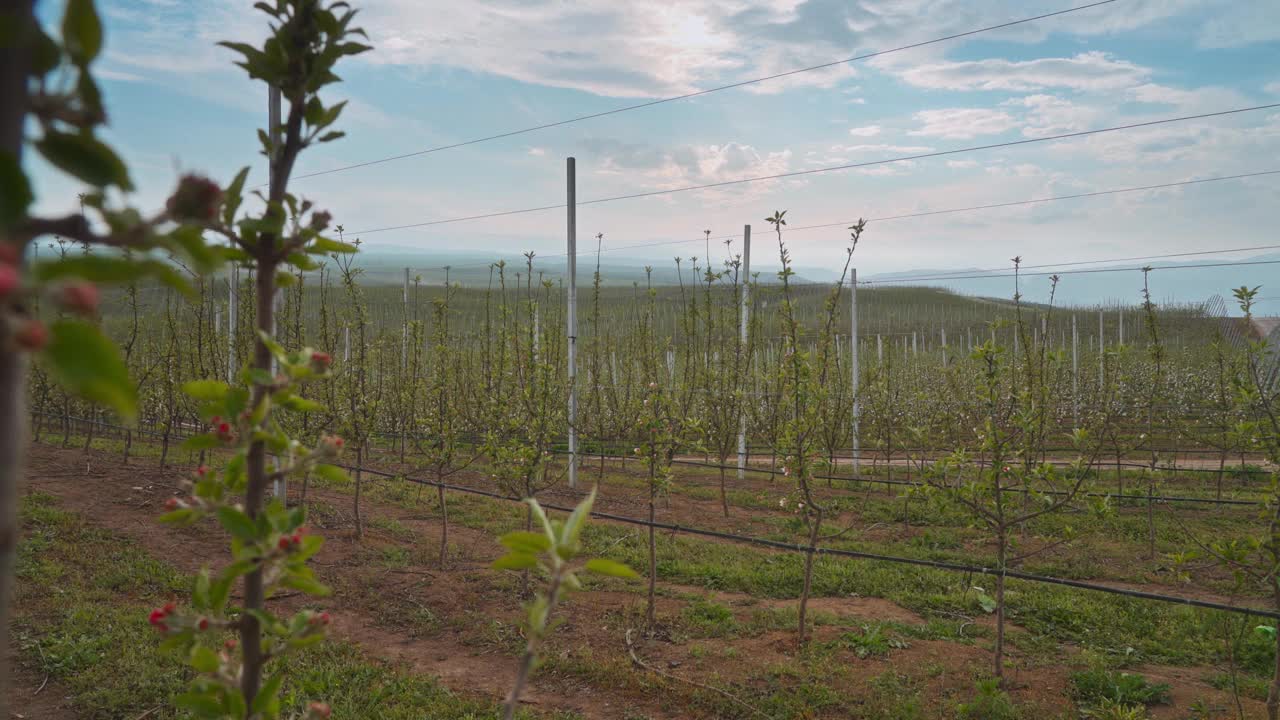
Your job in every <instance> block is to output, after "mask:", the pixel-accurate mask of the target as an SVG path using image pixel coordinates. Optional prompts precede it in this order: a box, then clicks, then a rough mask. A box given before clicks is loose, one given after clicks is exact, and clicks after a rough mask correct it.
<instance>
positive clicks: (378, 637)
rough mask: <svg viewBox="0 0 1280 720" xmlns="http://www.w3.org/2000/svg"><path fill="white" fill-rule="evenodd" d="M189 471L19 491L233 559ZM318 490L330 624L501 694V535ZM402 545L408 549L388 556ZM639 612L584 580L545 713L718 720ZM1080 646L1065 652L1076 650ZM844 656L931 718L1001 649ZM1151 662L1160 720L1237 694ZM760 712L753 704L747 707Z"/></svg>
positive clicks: (687, 662)
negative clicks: (359, 533) (185, 480)
mask: <svg viewBox="0 0 1280 720" xmlns="http://www.w3.org/2000/svg"><path fill="white" fill-rule="evenodd" d="M188 472H190V468H182V467H174V466H171V467H170V468H168V469H165V470H161V469H159V468H158V467H157V466H156V465H155V464H154V462H153V461H150V460H134V461H133V462H132V463H131V464H129V465H127V466H124V465H121V464H120V462H119V458H118V456H116V455H110V454H107V453H102V452H98V451H90V452H89V453H88V454H85V453H83V452H82V451H81V450H79V449H71V450H64V449H56V448H51V447H47V446H39V445H37V446H33V447H32V448H31V452H30V456H29V469H28V473H27V478H26V480H25V481H24V484H23V490H24V491H37V490H38V491H41V492H45V493H49V494H52V495H54V496H56V497H57V498H58V499H59V501H60V503H61V505H62V506H63V507H64V508H65V509H67V510H71V511H75V512H78V513H80V514H82V515H83V516H84V517H85V518H86V519H87V521H88V522H91V523H93V524H94V525H97V526H101V527H103V528H105V529H108V530H111V531H112V532H115V533H118V534H121V535H124V536H127V537H129V538H131V539H133V540H135V541H137V542H138V543H139V544H140V545H141V546H142V547H145V548H148V549H149V550H150V551H151V552H152V553H153V554H155V555H156V556H157V557H159V558H160V559H163V560H165V561H167V562H169V563H172V564H173V565H175V566H177V567H179V568H181V569H183V570H186V571H195V570H197V569H198V568H199V567H200V566H201V565H204V564H208V563H214V564H216V563H217V562H219V561H220V560H221V559H222V558H223V557H225V554H224V553H225V548H224V545H225V539H224V537H223V536H222V534H221V532H220V531H219V530H218V529H217V528H215V527H214V526H213V525H211V524H202V525H198V526H196V527H192V528H185V529H174V528H171V527H166V526H162V525H160V524H159V523H157V522H156V517H157V516H158V515H159V514H160V512H161V508H162V506H163V504H164V502H165V500H166V499H167V498H168V497H170V496H172V495H173V494H175V492H176V491H177V490H178V487H179V484H180V481H181V478H182V477H183V476H184V474H185V473H188ZM427 495H428V496H429V495H430V493H427ZM615 497H616V496H615ZM309 500H310V501H311V502H312V503H314V504H315V505H316V507H317V508H320V507H325V508H328V509H327V511H326V512H316V513H315V514H314V515H313V522H315V524H317V525H318V526H319V529H320V530H321V531H322V532H323V534H324V535H325V537H326V541H327V542H326V544H325V547H324V549H323V550H322V552H321V553H320V554H319V555H318V556H317V557H316V560H315V565H316V569H317V573H318V574H319V575H320V578H321V580H322V581H323V582H325V583H327V584H329V585H330V586H331V587H332V588H333V589H334V595H333V598H331V599H330V600H329V601H328V602H327V604H328V605H329V607H328V608H327V609H328V610H329V611H330V612H331V613H332V614H333V615H334V625H333V634H334V635H335V636H336V637H337V638H340V639H344V640H348V641H350V642H353V643H355V644H356V645H358V646H359V647H361V648H362V649H363V650H364V651H365V652H366V653H367V654H368V655H369V656H372V657H376V658H380V659H382V660H385V661H387V662H392V663H396V664H397V665H400V666H402V667H404V668H405V669H407V670H408V671H410V672H415V673H424V674H429V675H432V676H436V677H439V678H440V680H441V682H442V684H444V685H445V686H447V687H448V688H450V689H451V690H454V691H456V692H460V693H465V694H475V695H479V696H486V697H489V698H494V699H499V698H501V697H503V696H504V695H505V693H506V692H507V690H508V688H509V687H510V682H511V679H512V678H513V677H514V675H515V672H516V663H517V653H518V650H519V649H520V648H521V647H522V645H523V639H522V636H521V631H520V629H519V623H520V618H521V617H522V616H523V613H522V610H521V607H520V604H521V599H520V596H519V593H518V588H519V578H518V576H515V575H513V574H510V573H501V572H498V571H494V570H491V569H489V567H488V566H489V563H490V562H491V561H492V560H493V559H494V558H496V557H497V556H498V554H499V551H500V550H501V548H500V547H499V546H498V544H497V543H496V542H495V539H494V537H493V536H492V535H489V534H487V533H483V532H479V531H475V530H471V529H468V528H465V527H459V526H458V525H456V524H452V525H451V526H450V541H451V542H450V545H451V546H456V548H458V550H457V551H456V552H455V554H454V555H453V557H452V558H451V562H450V565H449V566H448V568H447V569H443V570H442V569H441V568H439V567H438V563H437V560H436V558H437V555H438V550H439V548H438V545H437V542H438V540H437V538H438V535H439V524H438V517H437V514H436V512H435V511H434V508H433V506H432V505H430V504H424V505H422V506H421V507H417V508H413V509H409V508H405V507H401V506H398V505H393V504H389V503H380V502H377V501H371V500H367V501H366V504H365V510H364V515H365V518H366V533H365V536H364V538H362V539H358V538H356V537H355V533H354V530H353V526H352V523H351V522H350V517H349V516H348V515H346V514H345V512H346V509H348V508H349V507H350V504H351V498H350V496H349V495H345V494H342V493H338V492H334V491H328V490H323V489H319V490H317V489H315V488H312V489H311V492H310V497H309ZM616 501H617V502H619V503H628V502H634V498H632V497H626V496H625V494H624V495H623V496H622V497H616ZM682 507H685V509H683V510H681V511H678V512H677V513H674V518H673V519H678V520H681V521H683V520H685V519H686V518H688V519H694V518H696V519H697V520H698V521H700V522H702V523H703V524H705V523H706V521H713V519H714V518H716V517H718V515H717V512H716V511H717V510H718V501H714V502H713V501H707V502H705V503H700V504H696V505H694V504H690V505H687V506H684V505H682ZM742 512H744V513H745V512H746V511H742ZM375 519H377V520H380V521H381V522H373V521H374V520H375ZM722 520H723V519H721V521H722ZM392 521H394V522H392ZM714 522H719V521H714ZM714 522H713V526H714ZM383 528H393V529H383ZM392 556H394V557H395V558H396V561H395V562H387V561H386V559H387V558H388V557H392ZM660 586H661V588H662V591H663V592H662V595H661V596H660V597H659V598H658V600H659V606H658V613H659V617H660V619H663V620H665V621H667V622H670V621H672V619H673V618H678V617H679V615H680V613H681V611H682V610H683V609H684V608H685V607H686V606H687V604H688V602H687V600H686V599H684V597H686V596H688V595H694V596H703V597H708V598H710V599H713V600H715V601H716V602H719V603H722V604H724V605H727V606H728V607H729V608H730V609H731V610H732V611H733V613H734V616H735V618H736V619H739V620H741V621H744V622H745V621H747V620H748V619H749V618H750V615H751V613H752V612H753V611H755V610H758V609H760V608H769V607H788V606H790V605H793V604H794V603H792V602H789V601H771V600H763V599H759V598H752V597H750V596H746V595H740V594H733V593H714V592H709V591H707V590H705V589H703V588H694V587H686V586H679V585H674V584H667V583H660ZM277 602H278V603H279V605H280V607H281V609H287V608H289V607H290V606H291V605H296V604H297V603H299V602H301V599H300V598H296V597H286V598H283V599H281V600H278V601H277ZM812 607H813V608H814V609H815V610H819V611H822V612H827V613H832V614H835V615H839V616H844V617H852V618H865V619H866V620H868V621H870V620H893V621H896V622H901V623H904V624H909V625H919V624H921V623H922V622H923V620H922V618H920V617H919V616H917V615H916V614H915V613H913V612H911V611H910V610H907V609H905V608H902V607H900V606H898V605H896V604H894V603H891V602H888V601H886V600H882V599H878V598H862V597H851V598H816V599H815V600H814V601H813V603H812ZM140 617H141V615H140ZM642 617H643V596H642V595H641V594H638V593H637V592H634V591H616V590H587V591H583V592H581V593H579V594H577V595H574V596H572V598H571V599H570V600H569V602H568V604H567V605H566V607H565V622H564V623H563V624H562V625H561V626H560V627H559V628H558V630H557V631H556V634H555V637H554V640H553V642H552V643H551V646H550V649H549V653H548V661H547V663H546V664H545V666H544V667H543V668H542V670H540V672H539V673H538V675H537V676H536V678H535V680H534V682H533V683H532V687H531V688H530V689H529V691H528V693H527V694H526V702H527V703H528V704H529V705H530V706H531V707H534V708H537V709H541V710H547V711H550V710H571V711H574V712H577V713H579V714H581V715H582V716H583V717H585V718H600V719H604V718H609V719H611V720H612V719H617V718H624V717H648V718H652V719H655V720H656V719H659V718H683V717H708V715H707V714H706V713H705V712H704V711H695V710H692V709H691V708H689V707H687V706H686V705H685V704H684V703H685V702H687V699H688V698H689V697H690V694H689V692H690V691H689V686H687V685H686V684H685V683H683V682H681V681H678V680H673V679H671V678H670V677H667V678H663V677H658V676H657V675H655V674H654V673H653V672H649V671H646V670H644V669H640V668H636V667H634V666H633V665H632V663H631V660H630V658H629V655H628V649H627V646H626V641H625V637H626V633H627V630H628V629H629V628H636V627H638V626H639V624H640V623H641V622H642ZM979 622H989V620H988V619H985V618H984V619H982V620H980V621H979ZM842 631H843V630H842V629H841V628H837V627H832V626H818V627H816V628H815V639H816V640H819V641H822V640H830V639H833V638H835V637H836V636H838V635H839V634H840V632H842ZM635 650H636V653H637V655H638V657H639V658H640V659H641V660H643V661H644V663H645V664H646V665H648V666H649V667H651V668H656V669H657V670H659V671H661V672H662V673H665V674H667V675H669V676H676V677H680V678H685V679H689V680H693V681H695V682H698V683H702V684H710V685H715V686H716V687H729V686H730V685H731V684H733V683H740V684H743V685H745V686H747V687H760V686H761V684H762V682H764V681H762V679H761V678H762V677H764V676H767V675H768V674H769V673H768V672H766V671H770V670H771V669H775V668H783V667H788V668H793V669H794V667H796V664H797V663H799V664H801V665H803V662H804V661H803V659H798V655H797V649H796V644H795V634H794V632H793V631H787V630H772V631H767V632H763V633H760V634H756V635H752V636H733V637H723V638H715V637H712V638H694V639H690V638H682V637H677V636H663V635H662V634H661V633H659V635H658V636H657V637H655V638H645V639H641V640H640V641H639V643H638V645H637V646H636V648H635ZM1072 652H1073V651H1072V650H1071V649H1070V648H1064V649H1063V655H1064V656H1069V655H1070V654H1071V653H1072ZM1014 655H1015V657H1016V656H1017V651H1016V650H1015V651H1014ZM836 659H837V660H838V663H839V665H840V666H841V672H840V673H838V674H830V673H829V674H824V676H823V681H824V682H828V683H830V684H831V685H832V686H833V687H834V689H835V690H836V691H837V692H838V693H840V694H847V695H848V696H852V697H863V696H866V695H867V694H868V693H869V692H871V691H870V689H869V688H870V684H871V682H872V679H873V678H876V677H877V676H880V675H882V674H884V673H886V672H888V671H894V672H897V673H901V674H904V675H907V676H911V677H912V678H914V680H915V681H916V682H918V683H920V684H922V685H923V687H924V688H925V689H924V691H923V693H922V697H923V698H924V699H925V702H926V704H927V706H928V707H927V709H926V710H925V714H924V717H944V716H947V715H949V714H950V713H949V710H950V709H951V708H954V706H955V703H956V702H958V701H962V700H966V699H968V698H970V697H972V694H973V683H974V678H975V676H977V675H978V674H980V673H981V672H982V670H983V669H984V668H986V666H987V665H988V664H989V662H990V651H989V649H988V647H987V643H986V642H984V641H978V642H976V643H973V644H963V643H955V642H947V641H924V640H912V641H911V643H910V645H909V646H908V647H905V648H901V649H895V650H893V651H892V652H891V653H889V654H888V655H887V656H884V657H872V658H867V659H860V658H858V657H857V656H856V655H854V654H853V653H852V652H849V653H844V654H842V655H840V656H838V657H837V658H836ZM828 662H829V660H828ZM1150 670H1151V671H1152V674H1153V675H1157V676H1158V677H1159V679H1160V680H1162V681H1165V682H1169V683H1170V684H1171V685H1172V686H1173V695H1174V697H1175V699H1176V700H1177V702H1176V704H1175V705H1170V706H1157V707H1155V708H1153V711H1152V716H1153V717H1155V718H1175V717H1185V716H1186V712H1187V707H1188V704H1189V703H1190V702H1192V701H1193V700H1195V699H1199V698H1205V699H1207V700H1208V701H1209V704H1210V705H1211V706H1215V707H1226V706H1227V705H1228V703H1229V698H1228V696H1227V695H1226V694H1225V693H1222V692H1219V691H1217V690H1214V689H1213V688H1211V687H1210V686H1209V685H1208V684H1207V683H1206V682H1205V678H1207V677H1208V676H1210V675H1211V674H1213V673H1215V672H1216V670H1215V669H1212V668H1150ZM1068 676H1069V669H1068V668H1067V667H1066V666H1064V665H1054V666H1049V667H1045V666H1040V665H1037V664H1034V663H1027V664H1026V667H1024V668H1023V669H1021V670H1019V671H1018V672H1017V674H1016V675H1014V677H1013V678H1012V682H1011V688H1012V695H1013V696H1014V698H1015V700H1016V701H1017V702H1018V703H1019V704H1020V705H1023V706H1026V707H1028V708H1035V709H1036V710H1037V714H1039V715H1042V716H1044V717H1057V716H1060V715H1064V714H1065V713H1068V712H1070V708H1071V703H1070V700H1069V699H1068V698H1067V687H1068V682H1069V681H1068ZM780 677H782V679H781V680H777V681H778V682H783V683H786V682H788V680H787V678H786V676H785V673H784V674H782V675H781V676H780ZM15 680H16V682H15V683H14V688H13V690H12V696H13V698H14V700H15V705H14V707H15V709H17V710H18V711H19V712H22V713H23V715H24V716H25V717H40V718H46V717H47V718H55V720H61V718H70V717H74V715H72V714H69V713H68V712H67V710H66V709H65V708H64V707H63V703H62V695H61V694H60V693H59V692H58V688H57V687H56V684H54V683H52V682H50V683H49V684H48V685H46V687H45V688H44V689H43V690H42V691H41V692H40V693H39V694H38V695H37V694H35V692H34V691H35V689H36V687H38V686H39V685H40V684H41V680H42V678H39V677H32V676H31V675H30V674H20V675H19V676H18V677H17V678H15ZM792 680H794V678H793V679H792ZM1246 707H1247V708H1248V710H1249V712H1250V713H1251V714H1250V715H1249V716H1250V717H1253V716H1255V715H1254V714H1252V713H1255V712H1256V713H1258V714H1259V715H1260V714H1261V713H1260V708H1261V706H1260V704H1258V703H1256V702H1252V701H1249V704H1248V705H1246ZM748 715H750V713H747V712H746V711H745V710H744V711H743V715H742V717H746V716H748ZM814 717H825V716H824V715H820V714H818V715H814Z"/></svg>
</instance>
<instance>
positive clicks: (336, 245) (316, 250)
mask: <svg viewBox="0 0 1280 720" xmlns="http://www.w3.org/2000/svg"><path fill="white" fill-rule="evenodd" d="M359 249H360V248H358V247H356V246H355V245H352V244H350V243H344V242H338V241H337V240H331V239H329V238H327V237H317V238H316V239H315V240H314V241H312V243H311V245H309V246H308V247H307V252H309V253H312V254H316V255H319V254H324V255H328V254H329V253H341V254H344V255H349V254H351V253H353V252H357V251H358V250H359Z"/></svg>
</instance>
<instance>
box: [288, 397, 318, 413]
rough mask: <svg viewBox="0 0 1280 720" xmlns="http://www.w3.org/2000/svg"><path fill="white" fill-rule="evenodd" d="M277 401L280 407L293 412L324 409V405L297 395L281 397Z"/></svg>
mask: <svg viewBox="0 0 1280 720" xmlns="http://www.w3.org/2000/svg"><path fill="white" fill-rule="evenodd" d="M278 402H279V404H280V407H282V408H284V409H286V410H292V411H293V412H317V411H320V410H323V409H324V405H321V404H320V403H318V402H316V401H314V400H308V399H306V398H303V397H298V396H297V395H290V396H289V397H286V398H282V399H281V400H279V401H278Z"/></svg>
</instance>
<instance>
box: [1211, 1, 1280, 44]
mask: <svg viewBox="0 0 1280 720" xmlns="http://www.w3.org/2000/svg"><path fill="white" fill-rule="evenodd" d="M1275 40H1280V3H1276V2H1275V1H1274V0H1263V1H1262V2H1234V3H1231V4H1229V5H1227V6H1226V7H1224V8H1222V9H1221V10H1220V11H1219V12H1216V13H1214V14H1213V16H1212V17H1211V18H1210V19H1209V22H1207V23H1205V25H1204V27H1203V28H1202V29H1201V31H1200V37H1199V38H1198V44H1199V45H1200V47H1202V48H1229V47H1240V46H1244V45H1253V44H1255V43H1264V42H1273V41H1275Z"/></svg>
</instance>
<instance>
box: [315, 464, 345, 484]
mask: <svg viewBox="0 0 1280 720" xmlns="http://www.w3.org/2000/svg"><path fill="white" fill-rule="evenodd" d="M315 473H316V475H319V476H320V477H321V478H324V479H325V480H328V481H329V482H331V483H335V484H339V485H344V484H346V483H349V482H351V478H350V477H348V476H347V471H346V470H343V469H342V468H340V467H338V466H336V465H325V464H319V465H316V467H315Z"/></svg>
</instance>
